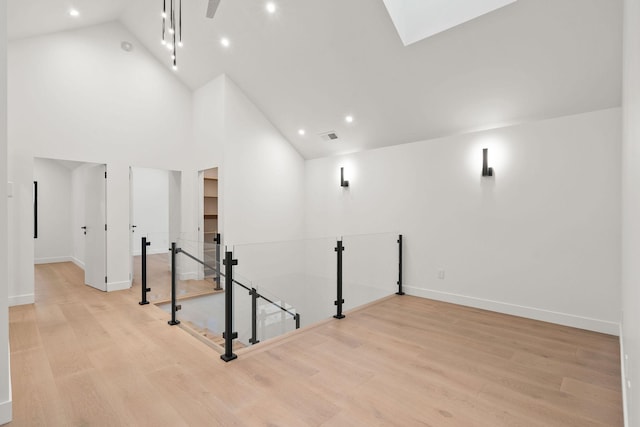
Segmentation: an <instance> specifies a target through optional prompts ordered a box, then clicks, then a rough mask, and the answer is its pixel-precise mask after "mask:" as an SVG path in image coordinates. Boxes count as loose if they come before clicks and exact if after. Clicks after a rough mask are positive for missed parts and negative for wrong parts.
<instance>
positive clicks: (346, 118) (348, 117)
mask: <svg viewBox="0 0 640 427" xmlns="http://www.w3.org/2000/svg"><path fill="white" fill-rule="evenodd" d="M344 120H345V121H346V122H347V123H353V116H347V117H345V118H344Z"/></svg>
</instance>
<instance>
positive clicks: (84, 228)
mask: <svg viewBox="0 0 640 427" xmlns="http://www.w3.org/2000/svg"><path fill="white" fill-rule="evenodd" d="M80 228H81V229H83V230H84V235H85V236H86V235H87V226H86V225H85V226H84V227H80Z"/></svg>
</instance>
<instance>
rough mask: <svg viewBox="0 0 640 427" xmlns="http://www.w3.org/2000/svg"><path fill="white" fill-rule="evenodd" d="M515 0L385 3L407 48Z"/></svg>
mask: <svg viewBox="0 0 640 427" xmlns="http://www.w3.org/2000/svg"><path fill="white" fill-rule="evenodd" d="M515 1H516V0H384V4H385V6H386V7H387V10H388V11H389V15H390V16H391V20H392V21H393V23H394V25H395V26H396V30H397V31H398V34H399V35H400V38H401V39H402V42H403V43H404V45H405V46H408V45H410V44H412V43H415V42H417V41H420V40H422V39H425V38H427V37H431V36H432V35H434V34H438V33H440V32H442V31H446V30H448V29H450V28H453V27H455V26H457V25H460V24H462V23H464V22H467V21H471V20H472V19H475V18H477V17H479V16H481V15H484V14H486V13H489V12H492V11H494V10H496V9H500V8H501V7H504V6H506V5H508V4H511V3H514V2H515Z"/></svg>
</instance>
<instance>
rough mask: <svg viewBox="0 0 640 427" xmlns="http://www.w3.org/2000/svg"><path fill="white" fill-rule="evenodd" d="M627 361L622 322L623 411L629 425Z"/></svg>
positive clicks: (621, 375)
mask: <svg viewBox="0 0 640 427" xmlns="http://www.w3.org/2000/svg"><path fill="white" fill-rule="evenodd" d="M626 373H627V363H626V360H625V359H624V332H623V330H622V324H620V380H621V381H622V413H623V415H624V425H625V427H629V412H628V410H629V409H628V408H629V406H628V405H629V401H628V400H627V374H626Z"/></svg>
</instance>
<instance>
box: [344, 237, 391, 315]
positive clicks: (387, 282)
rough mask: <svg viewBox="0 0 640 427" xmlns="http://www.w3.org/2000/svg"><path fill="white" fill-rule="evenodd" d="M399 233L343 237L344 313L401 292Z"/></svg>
mask: <svg viewBox="0 0 640 427" xmlns="http://www.w3.org/2000/svg"><path fill="white" fill-rule="evenodd" d="M397 240H398V234H397V233H381V234H363V235H352V236H343V238H342V242H343V246H344V252H343V255H342V265H343V266H342V272H343V276H342V277H343V279H342V280H343V282H342V283H343V295H344V306H343V310H345V311H346V310H351V309H353V308H356V307H359V306H361V305H364V304H368V303H370V302H373V301H376V300H378V299H381V298H384V297H386V296H389V295H392V294H394V293H396V292H397V290H398V287H397V281H398V243H397Z"/></svg>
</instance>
